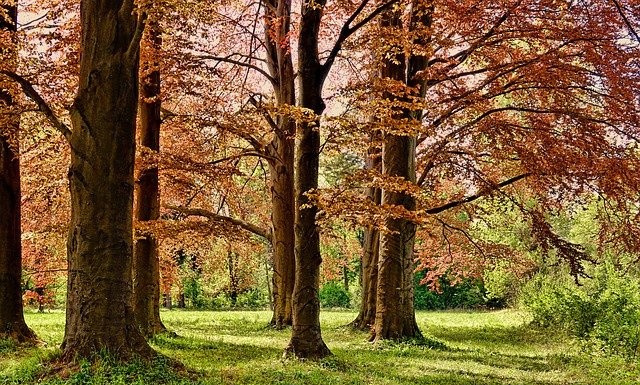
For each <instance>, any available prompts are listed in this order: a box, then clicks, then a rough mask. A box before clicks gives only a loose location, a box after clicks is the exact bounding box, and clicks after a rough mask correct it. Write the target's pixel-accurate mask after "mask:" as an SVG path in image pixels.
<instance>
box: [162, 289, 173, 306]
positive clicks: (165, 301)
mask: <svg viewBox="0 0 640 385" xmlns="http://www.w3.org/2000/svg"><path fill="white" fill-rule="evenodd" d="M162 297H163V301H162V303H163V305H164V307H165V308H166V309H169V310H171V309H172V308H173V299H172V298H171V293H164V294H162Z"/></svg>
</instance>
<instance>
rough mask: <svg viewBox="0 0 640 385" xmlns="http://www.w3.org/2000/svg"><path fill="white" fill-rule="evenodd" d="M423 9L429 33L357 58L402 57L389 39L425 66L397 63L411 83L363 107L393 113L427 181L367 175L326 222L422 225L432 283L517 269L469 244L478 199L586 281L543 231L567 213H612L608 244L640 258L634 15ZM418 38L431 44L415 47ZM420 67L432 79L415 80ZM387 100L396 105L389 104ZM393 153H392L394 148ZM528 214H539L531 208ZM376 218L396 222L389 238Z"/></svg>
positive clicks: (544, 6) (526, 8)
mask: <svg viewBox="0 0 640 385" xmlns="http://www.w3.org/2000/svg"><path fill="white" fill-rule="evenodd" d="M424 3H425V4H432V5H433V11H432V14H433V20H432V22H431V23H430V24H426V25H427V27H426V28H424V27H419V28H417V29H416V30H413V29H412V28H404V29H402V32H392V31H390V30H389V29H388V28H385V29H380V31H374V32H375V33H372V36H371V37H370V38H369V39H368V40H367V42H368V43H371V44H370V45H368V44H361V46H363V47H367V50H375V49H377V50H380V51H383V52H388V47H390V46H391V47H393V46H394V44H390V43H389V42H388V41H387V40H386V39H393V41H397V43H396V44H395V46H396V47H398V48H397V49H396V50H395V51H394V55H397V56H400V57H401V55H402V54H405V53H412V56H413V57H414V60H415V59H420V60H419V61H422V64H420V65H419V66H417V67H416V66H415V65H416V64H419V63H415V62H413V63H412V61H413V60H412V59H411V58H401V59H398V60H391V61H390V63H389V64H392V65H396V66H403V65H406V66H408V69H407V72H408V73H407V76H406V77H405V76H402V75H397V76H395V77H394V76H388V78H389V80H388V81H382V83H383V84H382V85H381V87H379V89H377V88H376V84H379V83H380V82H381V81H377V80H376V79H373V80H372V81H371V82H370V84H369V85H368V88H366V91H365V92H363V93H362V95H365V96H362V95H356V97H357V98H360V99H361V100H362V101H363V104H367V102H368V108H363V109H362V111H372V110H373V111H385V110H386V111H389V113H387V115H388V116H390V117H391V118H392V119H387V123H386V126H387V127H386V128H385V131H386V135H387V138H389V139H391V138H393V136H394V135H395V136H405V137H412V136H415V137H416V139H417V140H416V147H417V149H416V152H417V153H416V164H415V169H416V171H417V174H418V175H417V176H418V177H417V178H416V180H415V181H412V179H413V178H408V177H407V176H406V175H407V174H406V173H405V174H404V175H396V177H391V176H390V175H387V174H389V173H388V172H383V174H384V175H379V174H376V173H372V172H370V171H367V172H363V173H360V175H359V176H357V175H356V176H353V177H352V178H351V179H350V180H349V184H350V185H347V186H342V187H341V188H340V189H333V191H332V193H337V192H340V194H339V197H340V199H341V200H342V202H349V204H350V205H349V207H348V208H347V209H345V204H344V203H343V204H342V205H341V204H339V203H337V202H336V201H335V200H333V199H330V200H329V201H326V202H319V204H320V208H321V209H322V210H323V211H324V214H325V215H326V216H334V215H341V216H343V217H347V218H358V217H359V215H362V217H360V218H359V219H356V222H357V223H359V224H365V225H366V224H368V223H372V222H374V223H376V224H377V225H378V226H379V227H380V228H382V229H383V230H386V228H388V227H390V225H391V226H393V223H389V219H398V220H409V221H411V222H413V223H415V224H416V225H418V226H419V227H418V234H417V236H418V237H419V239H420V242H418V243H417V244H416V247H415V249H416V257H417V260H418V261H417V262H418V263H419V268H421V269H427V270H429V271H428V274H427V279H426V282H427V281H428V282H435V281H437V278H438V277H439V276H441V275H445V274H447V275H454V276H465V275H469V274H477V273H478V272H481V271H482V267H483V266H487V265H489V264H492V263H495V262H496V261H498V260H500V259H501V258H508V256H511V255H512V254H508V253H505V252H504V248H501V247H496V245H491V244H488V243H486V242H482V241H480V240H478V239H474V237H473V235H472V233H471V232H470V231H469V229H470V228H471V227H472V226H473V224H474V223H477V221H483V220H484V218H486V216H487V215H488V212H487V211H486V210H485V209H484V208H483V206H482V205H479V204H478V203H479V202H480V201H482V198H486V199H491V198H493V199H495V200H496V202H497V203H500V201H499V200H500V199H504V200H507V201H509V202H511V203H512V204H514V205H515V206H516V207H518V208H519V209H520V210H521V211H522V213H523V216H524V218H526V219H527V222H528V225H529V228H530V229H531V231H532V232H533V234H534V239H536V241H537V245H538V247H539V248H540V249H541V251H542V252H543V253H544V254H546V255H547V257H555V256H557V258H558V259H559V260H560V261H564V262H566V263H567V265H569V267H570V270H571V272H572V274H574V275H575V276H576V277H578V278H579V277H580V276H581V275H582V274H584V269H583V268H581V265H582V263H584V262H588V261H589V257H588V255H586V254H585V253H584V252H582V251H581V248H580V245H576V244H573V243H571V242H568V241H566V240H565V239H563V238H562V237H561V236H559V235H558V234H557V231H556V230H554V229H553V227H552V226H551V225H550V224H549V223H548V220H547V219H546V218H547V216H548V215H551V214H553V213H554V212H557V211H558V210H562V208H563V207H565V204H566V203H567V202H571V201H575V200H578V201H580V200H583V199H585V197H589V196H590V195H591V194H594V195H597V196H601V197H602V198H603V199H605V200H606V201H607V204H608V205H610V206H609V207H610V208H613V207H615V209H616V210H619V213H624V214H621V216H620V217H618V218H619V219H620V221H619V220H618V219H615V217H617V215H615V216H612V215H610V211H608V210H603V212H602V213H601V217H600V218H601V219H602V222H603V226H602V229H603V231H602V233H601V234H600V235H601V237H602V240H605V239H606V242H613V243H616V244H625V245H624V246H625V250H627V251H629V250H634V249H635V250H637V249H638V244H637V242H635V241H629V240H633V239H636V238H637V237H635V236H631V234H637V232H636V230H637V227H635V226H634V225H633V223H635V222H636V214H635V213H636V212H637V211H636V209H632V208H631V207H634V206H635V201H636V199H637V198H636V197H637V186H638V178H637V172H635V171H634V170H635V167H636V166H634V164H637V157H638V153H637V150H636V147H637V143H638V130H637V127H638V124H637V122H638V119H639V116H640V115H639V114H638V111H639V110H638V103H637V100H638V90H639V89H640V87H639V85H638V79H640V78H639V77H638V65H637V56H638V48H639V46H638V44H637V43H636V39H635V37H634V36H635V35H634V33H633V31H635V30H636V29H637V27H636V26H637V25H638V19H637V17H636V18H633V17H631V16H630V15H632V14H634V12H633V11H634V10H637V6H635V5H633V4H632V3H631V2H610V1H601V2H596V3H589V4H586V3H566V4H565V3H563V4H562V5H561V6H557V4H555V3H552V2H537V1H504V2H495V1H487V2H479V3H478V2H474V3H469V2H450V1H434V2H424ZM403 9H405V8H404V7H403ZM595 10H597V12H594V11H595ZM621 10H622V12H620V11H621ZM635 14H637V13H635ZM404 15H408V13H407V12H405V13H404ZM596 15H597V16H596ZM405 17H406V16H405ZM399 19H400V20H402V21H404V20H406V19H403V18H399ZM397 30H398V31H399V30H400V28H397ZM420 30H424V32H422V33H421V34H424V37H425V38H427V40H426V41H423V42H422V43H420V44H415V42H416V40H415V37H416V31H420ZM378 41H380V42H383V46H382V48H381V47H380V46H379V45H377V44H376V43H377V42H378ZM412 42H414V43H412ZM370 47H374V48H370ZM416 53H417V54H416ZM389 56H390V57H393V55H389ZM425 61H426V63H425ZM388 67H389V65H387V68H388ZM412 67H413V68H414V70H412V69H411V68H412ZM418 67H422V71H420V70H418V71H415V68H418ZM412 71H413V76H412V75H411V72H412ZM397 72H398V73H402V72H404V71H403V70H398V71H397ZM412 79H414V81H416V83H413V84H412ZM383 80H384V79H383ZM394 80H395V81H394ZM418 86H419V87H418ZM381 94H382V96H379V95H381ZM390 94H391V95H394V97H393V98H389V97H385V96H384V95H390ZM372 95H373V96H372ZM420 104H422V106H420ZM414 111H420V113H419V114H418V113H417V112H414ZM410 112H411V113H410ZM360 115H362V114H360ZM377 115H378V116H381V118H384V117H385V116H384V114H382V113H378V114H377ZM381 118H379V119H378V120H383V119H381ZM354 120H355V119H354ZM381 124H382V123H381ZM357 125H358V124H354V126H357ZM360 126H361V124H360ZM357 138H358V139H360V138H361V137H357ZM390 144H392V143H388V142H387V141H386V140H385V145H386V146H387V148H390V147H388V146H389V145H390ZM409 147H413V146H409ZM398 154H399V155H398V157H399V158H400V163H401V164H405V161H406V158H407V157H411V155H412V154H411V149H410V148H409V149H407V148H406V146H405V148H404V149H402V151H399V152H398ZM386 155H387V154H385V156H386ZM383 163H384V160H383ZM387 164H389V162H387ZM383 167H384V166H383ZM411 168H413V167H411ZM409 172H411V171H410V170H409ZM358 181H359V182H358ZM372 186H375V187H380V188H382V189H383V190H385V191H388V192H397V193H399V195H401V196H405V197H407V198H406V201H409V202H410V201H411V200H414V201H415V206H414V208H411V207H412V205H405V204H404V203H402V202H389V201H387V202H384V203H383V205H382V206H381V207H377V206H376V205H375V204H374V202H373V201H372V200H371V199H365V198H363V197H362V193H361V191H362V190H360V189H361V188H362V187H372ZM349 189H352V190H353V195H351V194H350V193H349V191H348V190H349ZM345 190H347V191H345ZM337 196H338V194H334V195H333V197H337ZM388 197H390V195H388ZM321 199H322V198H321ZM530 201H536V202H538V203H539V204H538V205H535V208H532V206H531V204H530ZM388 203H391V204H388ZM497 206H499V204H498V205H497ZM542 207H544V208H545V209H544V210H542ZM379 216H383V217H386V218H389V219H388V220H387V222H385V223H382V224H380V223H377V222H376V217H379ZM364 218H366V219H365V220H363V219H364ZM621 218H624V219H621ZM622 222H626V225H624V226H621V223H622ZM634 227H635V230H634ZM613 228H616V229H618V230H622V229H627V231H626V233H627V236H621V232H619V231H614V232H613V233H616V235H613V234H612V232H611V231H610V230H611V229H613ZM393 233H397V234H399V232H392V234H393ZM623 240H625V241H623ZM497 246H500V245H497ZM407 253H408V251H407ZM381 260H382V257H381ZM380 266H382V265H380ZM406 274H409V271H408V270H407V273H406ZM394 275H395V274H394ZM396 287H398V286H395V287H394V286H392V290H395V288H396ZM407 290H408V289H407ZM377 312H378V313H379V314H380V313H382V312H384V311H383V310H381V309H377Z"/></svg>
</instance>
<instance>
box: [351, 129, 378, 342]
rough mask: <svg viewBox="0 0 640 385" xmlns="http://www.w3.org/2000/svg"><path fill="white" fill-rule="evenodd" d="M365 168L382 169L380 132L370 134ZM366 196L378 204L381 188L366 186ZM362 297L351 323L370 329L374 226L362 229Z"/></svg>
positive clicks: (375, 272) (375, 273) (375, 263)
mask: <svg viewBox="0 0 640 385" xmlns="http://www.w3.org/2000/svg"><path fill="white" fill-rule="evenodd" d="M370 139H371V143H370V145H369V151H368V154H367V155H368V156H367V160H366V168H367V169H368V170H373V171H376V172H381V171H382V158H381V155H382V154H381V153H380V148H379V147H378V145H377V144H376V143H375V142H377V141H379V140H380V132H379V131H377V130H376V131H375V132H374V133H372V134H371V138H370ZM367 197H368V198H369V199H371V201H372V202H373V203H374V204H375V205H379V204H380V203H382V202H381V200H382V190H381V189H380V188H379V187H376V186H371V187H368V188H367ZM362 243H363V244H362V258H361V264H362V270H361V278H362V299H361V302H360V311H359V312H358V316H357V317H356V319H355V320H354V321H353V322H352V323H351V326H353V327H354V328H356V329H360V330H370V329H371V327H372V326H373V324H374V323H375V320H376V301H377V292H378V261H379V257H380V231H379V230H378V229H377V228H376V227H375V226H372V225H370V226H368V227H366V228H365V230H364V239H363V242H362Z"/></svg>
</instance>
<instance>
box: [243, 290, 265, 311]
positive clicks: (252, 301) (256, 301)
mask: <svg viewBox="0 0 640 385" xmlns="http://www.w3.org/2000/svg"><path fill="white" fill-rule="evenodd" d="M267 306H269V296H268V295H267V293H265V292H263V291H262V290H259V289H251V290H247V291H245V292H243V293H240V294H238V300H237V302H236V307H239V308H243V309H264V308H266V307H267Z"/></svg>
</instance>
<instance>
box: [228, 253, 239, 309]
mask: <svg viewBox="0 0 640 385" xmlns="http://www.w3.org/2000/svg"><path fill="white" fill-rule="evenodd" d="M227 265H228V268H229V298H230V299H231V306H232V307H235V306H236V305H237V304H238V294H239V288H238V287H239V284H240V282H239V277H238V255H237V254H236V253H234V252H233V251H231V249H229V250H228V251H227Z"/></svg>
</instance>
